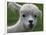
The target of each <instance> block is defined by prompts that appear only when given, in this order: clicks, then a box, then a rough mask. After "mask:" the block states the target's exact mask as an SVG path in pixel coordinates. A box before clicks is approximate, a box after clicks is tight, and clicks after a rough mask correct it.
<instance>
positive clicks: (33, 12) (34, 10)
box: [20, 4, 41, 29]
mask: <svg viewBox="0 0 46 35" xmlns="http://www.w3.org/2000/svg"><path fill="white" fill-rule="evenodd" d="M40 14H41V13H40V10H39V9H38V7H37V6H36V5H34V4H24V5H23V6H22V7H21V9H20V17H21V23H22V24H23V26H24V27H25V28H26V29H29V28H30V29H32V28H33V27H35V26H36V23H37V17H38V16H39V15H40Z"/></svg>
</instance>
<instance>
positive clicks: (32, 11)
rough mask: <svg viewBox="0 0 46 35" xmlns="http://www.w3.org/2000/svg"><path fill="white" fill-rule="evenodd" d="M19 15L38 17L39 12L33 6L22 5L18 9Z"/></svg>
mask: <svg viewBox="0 0 46 35" xmlns="http://www.w3.org/2000/svg"><path fill="white" fill-rule="evenodd" d="M20 13H21V14H26V13H27V14H33V15H35V14H36V15H40V10H39V9H38V7H37V6H36V5H34V4H24V5H23V6H22V7H21V9H20Z"/></svg>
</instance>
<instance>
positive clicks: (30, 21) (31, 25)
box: [29, 20, 33, 28]
mask: <svg viewBox="0 0 46 35" xmlns="http://www.w3.org/2000/svg"><path fill="white" fill-rule="evenodd" d="M32 22H33V20H29V23H30V25H29V27H30V28H32V27H33V24H32Z"/></svg>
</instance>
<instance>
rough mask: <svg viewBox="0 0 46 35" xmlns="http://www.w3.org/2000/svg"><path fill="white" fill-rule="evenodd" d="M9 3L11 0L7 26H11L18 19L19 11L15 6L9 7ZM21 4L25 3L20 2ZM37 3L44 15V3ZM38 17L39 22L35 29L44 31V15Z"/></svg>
mask: <svg viewBox="0 0 46 35" xmlns="http://www.w3.org/2000/svg"><path fill="white" fill-rule="evenodd" d="M8 3H9V2H7V26H11V25H14V24H15V23H16V22H17V21H18V19H19V11H18V10H16V9H15V8H12V7H11V6H10V7H8ZM19 4H21V5H23V4H25V3H19ZM34 4H35V3H34ZM35 5H37V6H38V8H39V9H40V10H41V11H42V15H43V4H35ZM37 19H38V22H37V25H36V27H35V29H34V30H33V31H43V16H42V17H41V18H40V17H38V18H37Z"/></svg>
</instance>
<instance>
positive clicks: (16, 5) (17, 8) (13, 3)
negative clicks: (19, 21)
mask: <svg viewBox="0 0 46 35" xmlns="http://www.w3.org/2000/svg"><path fill="white" fill-rule="evenodd" d="M8 7H9V8H13V9H16V10H18V11H19V10H20V8H21V7H22V6H21V5H19V4H17V3H15V2H9V3H8Z"/></svg>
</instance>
